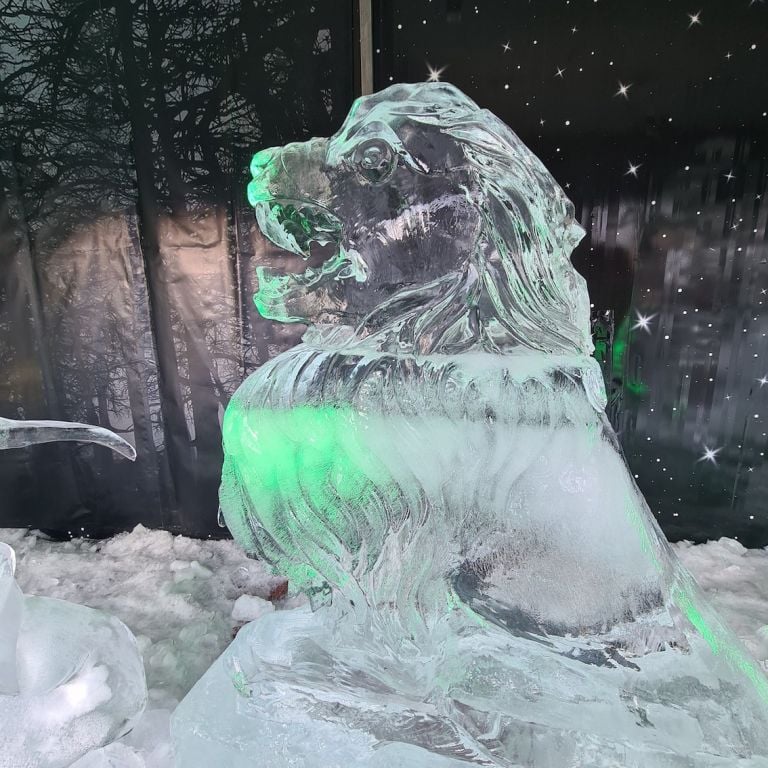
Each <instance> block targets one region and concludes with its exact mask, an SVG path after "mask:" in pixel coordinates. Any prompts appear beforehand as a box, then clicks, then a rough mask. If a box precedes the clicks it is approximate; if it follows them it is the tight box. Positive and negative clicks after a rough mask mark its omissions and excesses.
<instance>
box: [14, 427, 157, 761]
mask: <svg viewBox="0 0 768 768" xmlns="http://www.w3.org/2000/svg"><path fill="white" fill-rule="evenodd" d="M53 440H85V441H90V442H98V443H100V444H102V445H106V446H108V447H110V448H112V449H114V450H117V451H119V452H120V453H121V454H123V455H124V456H127V457H129V458H133V457H134V456H135V453H134V450H133V447H132V446H131V445H129V444H128V443H127V442H126V441H125V440H123V439H122V438H120V437H118V436H117V435H115V434H113V433H111V432H109V431H108V430H106V429H101V428H99V427H90V426H88V425H87V424H68V423H66V422H57V421H50V422H46V421H18V422H17V421H9V420H8V419H0V448H16V447H22V446H25V445H32V444H35V443H43V442H50V441H53ZM15 569H16V558H15V554H14V552H13V549H12V548H11V547H9V546H8V545H7V544H4V543H2V542H0V766H1V767H2V768H66V767H67V766H69V765H71V764H72V763H73V762H74V761H75V760H77V759H78V758H79V757H81V756H82V755H85V754H86V753H87V752H89V751H90V750H92V749H95V748H97V747H100V746H103V745H104V744H108V743H110V742H111V741H113V740H114V739H117V738H119V737H120V736H121V735H123V734H124V733H126V732H127V731H128V730H130V729H131V727H132V726H133V723H134V722H135V720H136V719H137V718H138V717H139V715H141V713H142V711H143V710H144V706H145V704H146V700H147V687H146V682H145V679H144V666H143V664H142V659H141V654H140V652H139V649H138V646H137V644H136V640H135V638H134V637H133V635H132V634H131V632H130V630H129V629H128V628H127V627H126V626H125V625H124V624H123V623H122V622H120V621H118V620H117V619H115V618H113V617H111V616H108V615H106V614H104V613H102V612H101V611H96V610H94V609H92V608H87V607H85V606H82V605H75V604H73V603H68V602H64V601H63V600H55V599H53V598H45V597H35V596H31V595H28V596H24V595H22V593H21V589H19V586H18V584H17V583H16V580H15V578H14V574H15ZM87 577H88V576H87V574H84V578H87Z"/></svg>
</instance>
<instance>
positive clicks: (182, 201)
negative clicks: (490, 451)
mask: <svg viewBox="0 0 768 768" xmlns="http://www.w3.org/2000/svg"><path fill="white" fill-rule="evenodd" d="M352 10H353V9H352V3H351V2H342V1H340V0H317V2H314V3H308V2H307V3H304V2H299V3H296V2H283V1H279V2H278V1H276V0H271V1H270V0H243V1H242V2H240V0H217V1H216V2H210V0H206V1H200V0H139V1H137V2H136V1H135V2H132V1H131V0H85V1H83V0H58V1H57V2H56V3H50V2H48V0H6V1H4V2H3V4H2V8H1V9H0V42H1V43H2V49H1V51H2V54H1V55H2V58H1V59H0V104H1V108H2V113H1V114H0V152H2V157H1V159H0V163H1V165H0V174H1V176H0V178H1V179H2V198H0V414H2V415H3V416H8V417H12V418H45V417H47V418H60V419H68V420H81V421H87V422H90V423H93V424H100V425H102V426H104V427H109V428H110V429H113V430H115V431H116V432H119V433H121V434H123V435H125V436H126V437H127V438H128V439H129V440H131V441H132V442H134V443H135V445H136V449H137V454H138V458H137V460H136V462H135V464H131V463H130V462H128V461H124V460H122V459H121V457H118V456H116V455H115V454H111V453H110V452H108V451H106V450H101V449H98V448H93V447H89V446H75V445H72V444H63V445H48V446H41V447H37V448H34V449H29V450H24V451H10V452H9V451H6V452H4V453H2V454H0V489H1V490H0V505H2V506H1V507H0V525H6V526H7V525H32V526H35V527H41V528H44V529H51V530H57V531H61V532H63V533H64V534H66V533H67V532H68V531H71V532H72V533H73V534H79V533H82V532H85V533H87V534H90V535H99V534H104V533H108V532H111V531H114V530H120V529H125V528H126V527H131V526H132V525H133V524H135V523H137V522H141V523H145V524H147V525H152V526H162V527H165V528H169V529H171V530H177V531H178V530H183V531H185V532H187V533H191V534H199V535H205V534H208V533H212V532H213V533H215V532H216V531H217V530H218V528H217V524H216V512H217V488H218V481H219V471H220V464H221V430H220V418H221V415H222V412H223V409H224V407H225V406H226V404H227V401H228V398H229V397H230V395H231V394H232V392H233V391H234V389H235V388H236V387H237V385H238V384H239V383H240V382H241V381H242V380H243V378H244V377H245V376H246V375H247V374H248V373H249V372H250V371H251V370H253V368H254V367H256V366H258V365H259V364H260V363H262V362H264V361H265V360H266V359H267V358H268V357H269V356H271V355H274V354H275V353H276V352H277V351H279V350H280V349H283V348H285V347H286V346H287V345H290V344H292V343H294V342H295V340H296V339H297V338H298V336H300V333H301V330H300V329H294V328H285V327H281V326H275V325H273V324H272V323H269V322H266V321H264V320H262V319H261V318H260V317H259V316H258V315H257V313H256V311H255V308H254V307H253V302H252V301H251V297H252V294H253V293H254V290H255V288H254V283H253V277H254V266H255V263H256V262H258V260H259V256H260V254H261V253H262V252H263V250H264V249H265V248H266V247H268V246H267V244H266V243H265V241H264V240H263V239H262V238H261V237H260V235H259V233H258V230H257V229H256V226H255V221H254V218H253V215H252V211H251V209H250V208H249V207H248V204H247V201H246V199H245V188H246V183H247V172H248V165H249V162H250V157H251V155H252V154H253V153H254V152H255V151H256V150H258V149H259V148H260V147H263V146H270V145H274V144H283V143H286V142H288V141H294V140H303V139H306V138H308V137H310V136H313V135H329V134H330V133H332V132H333V131H334V130H335V129H336V128H337V127H338V125H339V124H340V123H341V120H342V119H343V118H344V116H345V115H346V112H347V110H348V108H349V106H350V104H351V102H352V99H353V71H354V67H353V45H352V35H353V23H352V21H353V13H352Z"/></svg>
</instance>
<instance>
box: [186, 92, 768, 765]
mask: <svg viewBox="0 0 768 768" xmlns="http://www.w3.org/2000/svg"><path fill="white" fill-rule="evenodd" d="M251 170H252V173H253V181H252V182H251V185H250V187H249V198H250V200H251V202H252V203H253V205H254V206H255V208H256V217H257V221H258V222H259V225H260V226H261V228H262V230H263V232H264V234H265V235H266V236H267V237H269V238H271V239H272V240H273V241H274V242H275V243H276V244H277V245H279V246H281V247H282V248H284V249H286V250H288V251H290V252H291V254H290V255H286V257H285V261H284V264H282V265H281V264H279V263H278V262H279V258H278V257H276V259H275V262H276V263H274V264H273V266H270V267H267V266H264V267H261V268H259V281H258V282H259V291H258V293H257V295H256V297H255V301H256V305H257V308H258V309H259V311H260V312H261V313H262V314H263V315H265V316H266V317H270V318H273V319H276V320H280V321H283V322H304V323H308V324H309V325H310V326H311V328H310V330H309V331H308V332H307V334H306V335H305V337H304V341H303V343H302V344H300V345H299V346H298V347H295V348H294V349H292V350H290V351H288V352H285V353H283V354H281V355H279V356H278V357H276V358H275V359H273V360H271V361H270V362H269V363H267V364H266V365H264V366H262V367H261V368H260V369H259V370H258V371H256V372H255V373H254V374H253V375H251V376H250V377H249V378H248V379H247V380H246V382H245V383H244V384H243V385H242V386H241V387H240V389H239V390H238V392H237V393H236V395H235V396H234V398H233V399H232V401H231V403H230V404H229V406H228V408H227V412H226V415H225V419H224V430H223V431H224V452H225V462H224V471H223V476H222V485H221V492H220V502H221V510H222V514H223V517H224V519H225V521H226V523H227V525H228V526H229V528H230V530H231V531H232V533H233V535H234V536H235V538H236V539H237V540H238V541H239V542H240V543H241V544H242V545H243V546H244V548H245V549H247V550H248V551H249V552H253V553H255V554H258V555H260V556H261V557H263V558H264V559H266V560H267V561H268V562H269V563H270V564H272V566H273V567H274V569H275V571H276V572H277V573H279V574H280V575H283V576H287V577H288V578H289V580H290V583H291V584H292V585H293V586H294V588H298V589H300V590H302V591H304V592H305V593H306V594H307V595H308V596H309V598H310V603H311V606H312V608H313V609H314V610H310V608H309V607H301V608H297V609H295V610H291V611H275V612H272V613H268V614H266V615H263V616H261V617H260V618H259V619H257V620H256V621H254V622H253V623H251V624H249V625H247V626H246V627H245V628H243V629H242V630H241V631H240V632H239V634H238V635H237V638H236V640H235V641H234V642H233V644H232V645H231V647H230V648H229V649H228V650H227V651H226V652H225V653H224V654H223V656H222V657H221V658H220V659H219V660H218V661H217V662H216V663H215V664H214V665H213V667H212V668H211V669H210V670H209V672H208V673H207V674H206V675H205V676H204V677H203V678H202V680H201V681H200V682H199V683H198V684H197V686H195V688H194V689H193V690H192V691H191V693H190V694H189V695H188V696H187V698H186V699H185V700H184V701H183V702H182V703H181V705H180V706H179V708H178V709H177V711H176V713H175V715H174V717H173V738H174V744H175V749H176V754H177V759H179V761H180V764H181V765H183V766H184V768H209V766H212V765H227V766H232V767H235V768H237V767H239V766H243V768H244V767H245V766H250V765H253V764H254V763H255V762H259V763H262V762H263V763H264V764H267V765H269V766H270V768H289V766H290V767H291V768H341V766H349V765H355V766H357V767H362V766H382V767H383V766H387V767H389V766H404V767H405V766H408V768H412V767H413V768H416V767H417V766H419V767H420V766H434V768H438V767H440V768H449V767H450V766H453V767H454V768H459V766H466V765H485V766H499V767H501V766H504V768H512V767H513V766H514V767H515V768H519V767H520V766H542V767H543V766H547V768H549V767H550V766H590V768H615V767H616V766H622V768H640V767H642V768H692V767H693V766H696V767H697V768H716V767H717V768H721V767H722V768H725V766H729V767H730V766H744V767H746V766H753V767H755V768H757V767H758V766H768V681H766V679H765V677H764V675H763V672H762V670H761V669H760V668H759V667H758V665H757V664H756V663H755V662H754V661H753V660H752V659H751V658H750V657H749V655H748V653H747V652H746V651H745V650H744V648H743V647H742V646H741V645H740V644H739V643H738V642H737V641H736V639H735V638H734V636H733V635H732V634H731V633H730V631H729V630H728V629H727V628H726V627H725V626H724V625H723V623H722V622H721V620H720V619H719V618H718V616H717V615H716V614H715V613H714V611H713V610H712V609H711V607H710V606H709V605H708V604H707V603H706V601H705V600H704V598H703V597H702V595H701V593H700V591H699V589H698V587H697V586H696V584H695V582H694V581H693V579H692V578H691V576H690V575H689V574H688V572H687V571H686V570H685V569H684V568H683V567H682V566H681V564H680V563H679V561H678V560H677V558H676V556H675V555H674V553H673V552H672V551H671V550H670V548H669V546H668V545H667V542H666V541H665V539H664V537H663V535H662V533H661V531H660V530H659V528H658V526H657V524H656V522H655V520H654V519H653V515H652V514H651V513H650V511H649V509H648V507H647V505H646V504H645V502H644V500H643V498H642V496H641V495H640V493H639V491H638V489H637V487H636V485H635V483H634V481H633V479H632V476H631V474H630V473H629V471H628V469H627V467H626V465H625V463H624V460H623V457H622V455H621V451H620V449H619V446H618V442H617V440H616V436H615V434H614V432H613V430H612V428H611V426H610V423H609V422H608V420H607V418H606V416H605V414H604V412H603V407H604V405H605V391H604V388H603V384H602V378H601V376H600V371H599V368H598V366H597V364H596V363H595V361H594V360H593V359H592V357H591V352H592V349H593V348H592V342H591V339H590V329H589V297H588V295H587V291H586V286H585V283H584V281H583V279H582V278H581V277H580V276H579V275H578V273H577V272H576V271H575V270H574V268H573V266H572V265H571V262H570V254H571V251H572V249H573V247H574V245H575V244H576V243H577V242H578V241H579V240H580V239H581V237H582V235H583V230H582V229H581V227H580V226H579V225H578V223H577V222H576V221H575V218H574V209H573V205H572V204H571V203H570V202H569V201H568V199H567V198H566V197H565V195H564V193H563V191H562V190H561V189H560V187H559V186H558V185H557V183H556V182H555V180H554V179H553V178H552V176H551V175H550V174H549V173H548V171H547V170H546V168H544V166H543V165H542V164H541V162H540V161H539V160H538V159H537V158H536V157H535V156H534V155H533V154H532V153H531V152H530V151H529V150H528V149H527V148H526V147H525V146H524V145H523V144H522V143H521V142H520V140H519V139H518V137H517V136H515V134H514V133H512V131H511V130H510V129H509V128H508V127H507V126H505V125H504V124H503V123H501V121H499V120H498V119H497V118H496V117H494V116H493V115H492V114H490V113H489V112H488V111H486V110H481V109H479V108H478V107H477V105H476V104H474V103H473V102H472V101H470V100H469V99H468V98H467V97H465V96H464V95H463V94H462V93H460V92H459V91H458V90H457V89H455V88H453V87H452V86H450V85H447V84H443V83H437V84H415V85H396V86H392V87H391V88H388V89H386V90H384V91H382V92H380V93H378V94H375V95H373V96H367V97H364V98H362V99H360V100H358V101H357V102H356V103H355V105H354V107H353V109H352V111H351V112H350V114H349V116H348V118H347V120H346V121H345V123H344V125H343V126H342V127H341V129H340V130H339V132H338V133H337V134H336V135H335V136H333V137H331V138H330V139H313V140H311V141H309V142H306V143H303V144H291V145H289V146H287V147H283V148H272V149H267V150H263V151H261V152H259V153H258V154H257V155H256V156H255V157H254V159H253V163H252V166H251ZM308 259H311V260H312V265H311V266H309V265H305V263H304V262H305V260H308ZM296 265H298V267H297V266H296ZM305 266H306V268H305Z"/></svg>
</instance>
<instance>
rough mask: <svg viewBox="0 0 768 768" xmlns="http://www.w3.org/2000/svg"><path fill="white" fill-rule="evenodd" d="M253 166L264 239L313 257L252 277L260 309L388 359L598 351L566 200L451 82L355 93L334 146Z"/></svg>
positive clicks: (314, 145) (267, 157) (286, 151)
mask: <svg viewBox="0 0 768 768" xmlns="http://www.w3.org/2000/svg"><path fill="white" fill-rule="evenodd" d="M251 171H252V174H253V181H252V182H251V183H250V185H249V188H248V196H249V200H250V202H251V203H252V204H253V205H254V207H255V209H256V216H257V220H258V222H259V225H260V227H261V229H262V231H263V232H264V233H265V234H266V235H267V237H269V238H270V239H271V240H272V241H273V242H274V243H275V244H276V245H278V246H280V247H281V248H283V249H284V250H285V251H288V252H290V253H292V254H294V255H295V256H299V257H301V259H303V260H304V261H305V262H306V268H305V269H303V270H302V271H295V270H291V269H290V268H286V266H287V265H290V264H295V263H296V259H285V260H284V261H285V263H284V264H282V265H281V264H280V263H279V262H280V259H279V258H278V259H276V262H277V263H276V264H274V265H273V267H272V268H267V267H261V268H260V269H259V274H258V276H259V290H258V292H257V294H256V296H255V301H256V305H257V307H258V309H259V311H260V312H261V314H262V315H264V316H266V317H268V318H271V319H275V320H281V321H284V322H308V323H310V324H313V323H314V324H319V323H333V324H342V325H348V326H352V327H353V328H354V329H355V331H356V332H355V335H354V338H355V340H356V343H358V344H359V343H360V342H361V341H364V343H365V344H366V345H369V346H373V347H375V348H377V349H380V350H383V351H402V352H411V353H417V354H418V353H421V354H427V353H432V352H438V353H456V352H462V351H465V350H468V349H477V350H487V351H493V352H499V351H501V352H504V351H511V350H512V349H514V348H518V347H523V348H527V349H533V350H539V351H543V352H554V353H565V354H573V353H581V354H585V355H588V354H590V353H591V351H592V341H591V338H590V333H589V299H588V295H587V290H586V285H585V282H584V280H583V279H582V277H581V276H580V275H579V274H578V273H577V272H576V271H575V269H574V268H573V266H572V264H571V262H570V254H571V251H572V249H573V247H574V246H575V245H576V244H577V243H578V242H579V240H580V239H581V238H582V237H583V234H584V232H583V230H582V228H581V227H580V226H579V225H578V223H577V222H576V221H575V220H574V209H573V205H572V203H571V202H570V201H569V200H568V199H567V198H566V196H565V194H564V193H563V191H562V189H561V188H560V187H559V186H558V184H557V183H556V182H555V180H554V179H553V177H552V176H551V174H550V173H549V172H548V171H547V169H546V168H545V167H544V166H543V165H542V163H541V162H540V161H539V160H538V159H537V158H536V157H535V155H533V153H531V151H530V150H529V149H528V148H527V147H525V145H524V144H523V143H522V142H521V141H520V139H519V138H518V137H517V136H516V135H515V134H514V133H513V132H512V131H511V130H510V129H509V128H508V127H507V126H506V125H505V124H504V123H502V122H501V121H500V120H499V119H498V118H496V117H495V116H494V115H492V114H490V113H489V112H488V111H487V110H482V109H480V108H479V107H478V106H477V105H476V104H475V103H474V102H473V101H471V100H470V99H468V98H467V97H466V96H465V95H464V94H462V93H461V92H460V91H459V90H458V89H456V88H455V87H453V86H451V85H447V84H445V83H420V84H414V85H394V86H392V87H390V88H387V89H385V90H383V91H381V92H379V93H376V94H374V95H372V96H365V97H363V98H360V99H358V100H357V101H356V102H355V103H354V105H353V107H352V109H351V110H350V113H349V115H348V116H347V119H346V120H345V122H344V124H343V125H342V127H341V129H340V130H339V131H338V133H336V134H335V135H334V136H332V137H331V138H330V139H312V140H311V141H308V142H304V143H295V144H289V145H287V146H285V147H279V148H272V149H266V150H262V151H261V152H259V153H258V154H256V155H255V156H254V158H253V161H252V164H251ZM301 266H305V265H304V264H301Z"/></svg>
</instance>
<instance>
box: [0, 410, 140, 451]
mask: <svg viewBox="0 0 768 768" xmlns="http://www.w3.org/2000/svg"><path fill="white" fill-rule="evenodd" d="M59 440H76V441H80V442H85V443H98V444H99V445H103V446H106V447H107V448H111V449H112V450H113V451H116V452H117V453H119V454H121V455H122V456H125V457H126V458H128V459H131V461H133V459H135V458H136V451H135V449H134V447H133V446H132V445H131V444H130V443H128V442H126V441H125V440H123V438H122V437H120V436H118V435H116V434H115V433H114V432H110V431H109V430H108V429H104V428H103V427H93V426H91V425H90V424H78V423H77V422H71V421H32V420H30V421H13V420H12V419H0V450H2V449H4V448H23V447H25V446H28V445H37V444H38V443H53V442H57V441H59Z"/></svg>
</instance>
